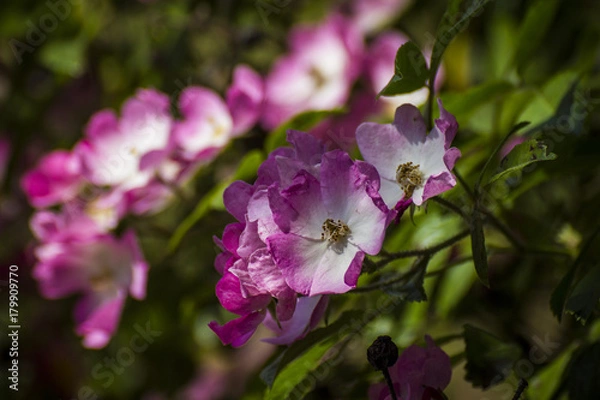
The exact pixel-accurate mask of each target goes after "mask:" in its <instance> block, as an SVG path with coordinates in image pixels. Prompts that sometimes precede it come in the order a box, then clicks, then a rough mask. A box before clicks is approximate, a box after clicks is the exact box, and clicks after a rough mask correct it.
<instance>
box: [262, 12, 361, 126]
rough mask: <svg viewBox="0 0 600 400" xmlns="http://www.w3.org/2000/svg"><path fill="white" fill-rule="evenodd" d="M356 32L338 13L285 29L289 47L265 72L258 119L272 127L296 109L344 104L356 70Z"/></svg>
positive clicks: (358, 38)
mask: <svg viewBox="0 0 600 400" xmlns="http://www.w3.org/2000/svg"><path fill="white" fill-rule="evenodd" d="M362 43H363V41H362V37H361V36H360V34H359V32H358V31H357V30H356V29H355V28H354V27H353V26H352V25H351V24H350V23H349V22H348V21H346V20H345V19H344V18H343V17H341V16H338V15H336V16H332V17H330V18H329V19H327V20H326V21H325V22H323V23H322V24H320V25H316V26H299V27H296V28H295V29H294V30H293V31H292V32H291V34H290V37H289V44H290V53H289V54H287V55H285V56H283V57H282V58H280V59H279V60H277V61H276V62H275V65H274V66H273V69H272V70H271V72H270V73H269V75H268V76H267V78H266V84H265V91H266V92H265V96H266V99H265V101H266V103H265V107H264V114H263V116H262V123H263V125H264V127H265V128H266V129H273V128H275V127H276V126H278V125H280V124H281V123H283V122H284V121H286V120H288V119H290V118H291V117H293V116H294V115H296V114H299V113H301V112H304V111H308V110H329V109H333V108H336V107H341V106H343V105H344V104H345V102H346V100H347V99H348V95H349V93H350V88H351V86H352V83H353V81H354V79H355V78H356V77H357V76H358V74H359V73H360V68H361V66H360V63H357V62H356V60H359V59H361V57H362V51H363V49H362Z"/></svg>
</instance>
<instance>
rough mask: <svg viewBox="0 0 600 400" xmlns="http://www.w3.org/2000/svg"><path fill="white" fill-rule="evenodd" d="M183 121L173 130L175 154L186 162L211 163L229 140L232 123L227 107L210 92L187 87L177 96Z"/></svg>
mask: <svg viewBox="0 0 600 400" xmlns="http://www.w3.org/2000/svg"><path fill="white" fill-rule="evenodd" d="M179 109H180V110H181V114H182V115H183V117H184V119H183V121H178V122H176V124H175V127H174V128H173V139H174V142H175V144H176V147H177V150H178V152H179V153H180V154H181V155H182V156H183V158H184V159H186V160H193V161H203V160H204V161H207V160H211V159H212V158H213V157H214V156H215V155H216V153H217V152H218V151H219V150H221V149H222V148H223V147H224V146H225V145H226V144H227V143H229V141H230V140H231V137H232V131H233V120H232V117H231V114H230V113H229V109H228V108H227V104H225V102H224V101H223V99H221V97H220V96H219V95H218V94H217V93H215V92H213V91H212V90H209V89H206V88H202V87H194V86H191V87H188V88H186V89H184V90H183V92H182V93H181V96H180V97H179Z"/></svg>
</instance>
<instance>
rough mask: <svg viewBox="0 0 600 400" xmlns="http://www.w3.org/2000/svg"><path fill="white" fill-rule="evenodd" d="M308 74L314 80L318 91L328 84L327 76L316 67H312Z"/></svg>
mask: <svg viewBox="0 0 600 400" xmlns="http://www.w3.org/2000/svg"><path fill="white" fill-rule="evenodd" d="M308 74H309V75H310V77H311V78H312V79H313V82H314V83H315V86H316V88H317V89H321V88H322V87H323V86H325V84H326V83H327V78H326V77H325V75H324V74H323V73H322V72H321V71H319V70H318V69H317V68H315V67H311V68H310V70H309V72H308Z"/></svg>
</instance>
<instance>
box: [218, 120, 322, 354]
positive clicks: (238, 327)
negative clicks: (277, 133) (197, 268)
mask: <svg viewBox="0 0 600 400" xmlns="http://www.w3.org/2000/svg"><path fill="white" fill-rule="evenodd" d="M288 141H289V142H290V143H291V144H292V145H293V148H281V149H277V150H275V151H274V152H272V153H271V155H270V156H269V158H268V159H267V160H266V161H265V162H264V163H263V165H262V166H261V167H260V169H259V172H258V179H257V181H256V182H255V184H254V185H249V184H248V183H245V182H241V181H239V182H234V183H233V184H231V185H230V186H229V187H228V188H227V189H226V190H225V193H224V194H223V202H224V205H225V208H226V209H227V210H228V211H229V212H230V213H231V214H232V215H233V216H234V217H235V218H236V219H237V220H238V222H236V223H233V224H229V225H228V226H227V227H226V228H225V230H224V232H223V237H222V239H221V240H219V239H215V241H216V243H217V245H218V246H219V247H220V248H221V249H222V250H223V252H222V253H221V254H219V255H218V256H217V259H216V260H215V267H216V269H217V271H219V272H220V273H221V274H222V275H223V277H222V278H221V280H220V281H219V283H218V284H217V289H216V293H217V297H218V298H219V301H220V302H221V304H222V305H223V307H224V308H225V309H227V310H229V311H230V312H233V313H236V314H238V315H240V317H239V318H236V319H234V320H232V321H229V322H228V323H226V324H225V325H222V326H221V325H219V324H218V323H217V322H212V323H211V324H210V325H209V326H210V328H211V329H212V330H213V331H214V332H215V333H216V334H217V335H218V336H219V338H220V339H221V341H222V342H223V343H224V344H231V345H233V346H234V347H238V346H241V345H243V344H244V343H246V341H247V340H248V339H249V338H250V337H251V336H252V334H254V332H255V331H256V329H257V328H258V326H259V325H260V324H261V323H263V322H264V324H265V325H267V326H269V327H271V328H273V325H276V326H277V329H273V330H274V331H275V332H276V334H277V336H276V337H275V338H272V339H269V340H270V341H271V342H272V343H278V344H289V343H291V342H293V341H294V340H297V339H299V338H301V337H303V336H304V335H305V334H306V333H307V332H308V331H309V330H310V329H312V328H313V327H314V326H315V325H316V324H317V323H318V321H319V320H320V318H321V316H322V314H323V310H324V308H325V307H326V304H327V303H326V300H325V299H323V300H322V301H321V299H320V296H319V298H318V299H315V298H310V300H308V298H307V300H301V299H298V298H297V293H296V292H295V291H294V290H292V289H291V288H290V286H289V285H288V284H287V282H286V280H285V279H284V276H283V274H282V271H281V270H280V269H279V267H278V265H277V264H276V263H275V261H274V260H273V256H272V254H271V251H270V249H269V247H268V246H267V244H266V241H267V240H268V238H269V237H271V236H272V235H275V234H279V233H282V231H281V229H280V228H279V226H278V225H277V223H276V214H274V213H273V211H272V210H271V204H270V199H271V198H275V197H277V196H279V191H280V190H281V188H285V187H287V186H289V185H290V184H292V183H293V179H294V176H295V175H296V174H298V173H299V172H300V171H302V173H307V174H311V173H312V174H314V175H315V176H319V175H320V164H321V158H322V155H323V153H324V152H325V149H324V146H323V144H322V143H320V142H319V141H318V140H317V139H315V138H314V137H312V136H310V135H308V134H306V133H302V132H297V131H290V132H288ZM307 171H310V172H307ZM315 179H316V178H315ZM272 299H276V301H277V302H276V308H275V315H271V314H270V312H267V310H266V309H267V306H268V305H269V304H270V303H271V301H272ZM275 320H277V321H278V323H277V322H274V321H275ZM278 324H279V325H278Z"/></svg>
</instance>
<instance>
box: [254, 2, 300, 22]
mask: <svg viewBox="0 0 600 400" xmlns="http://www.w3.org/2000/svg"><path fill="white" fill-rule="evenodd" d="M292 1H293V0H256V1H255V2H254V7H256V11H258V15H260V19H261V20H262V22H263V24H265V26H269V16H270V15H271V14H277V15H279V14H281V11H282V10H283V9H284V8H285V7H287V6H289V5H290V3H291V2H292Z"/></svg>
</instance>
